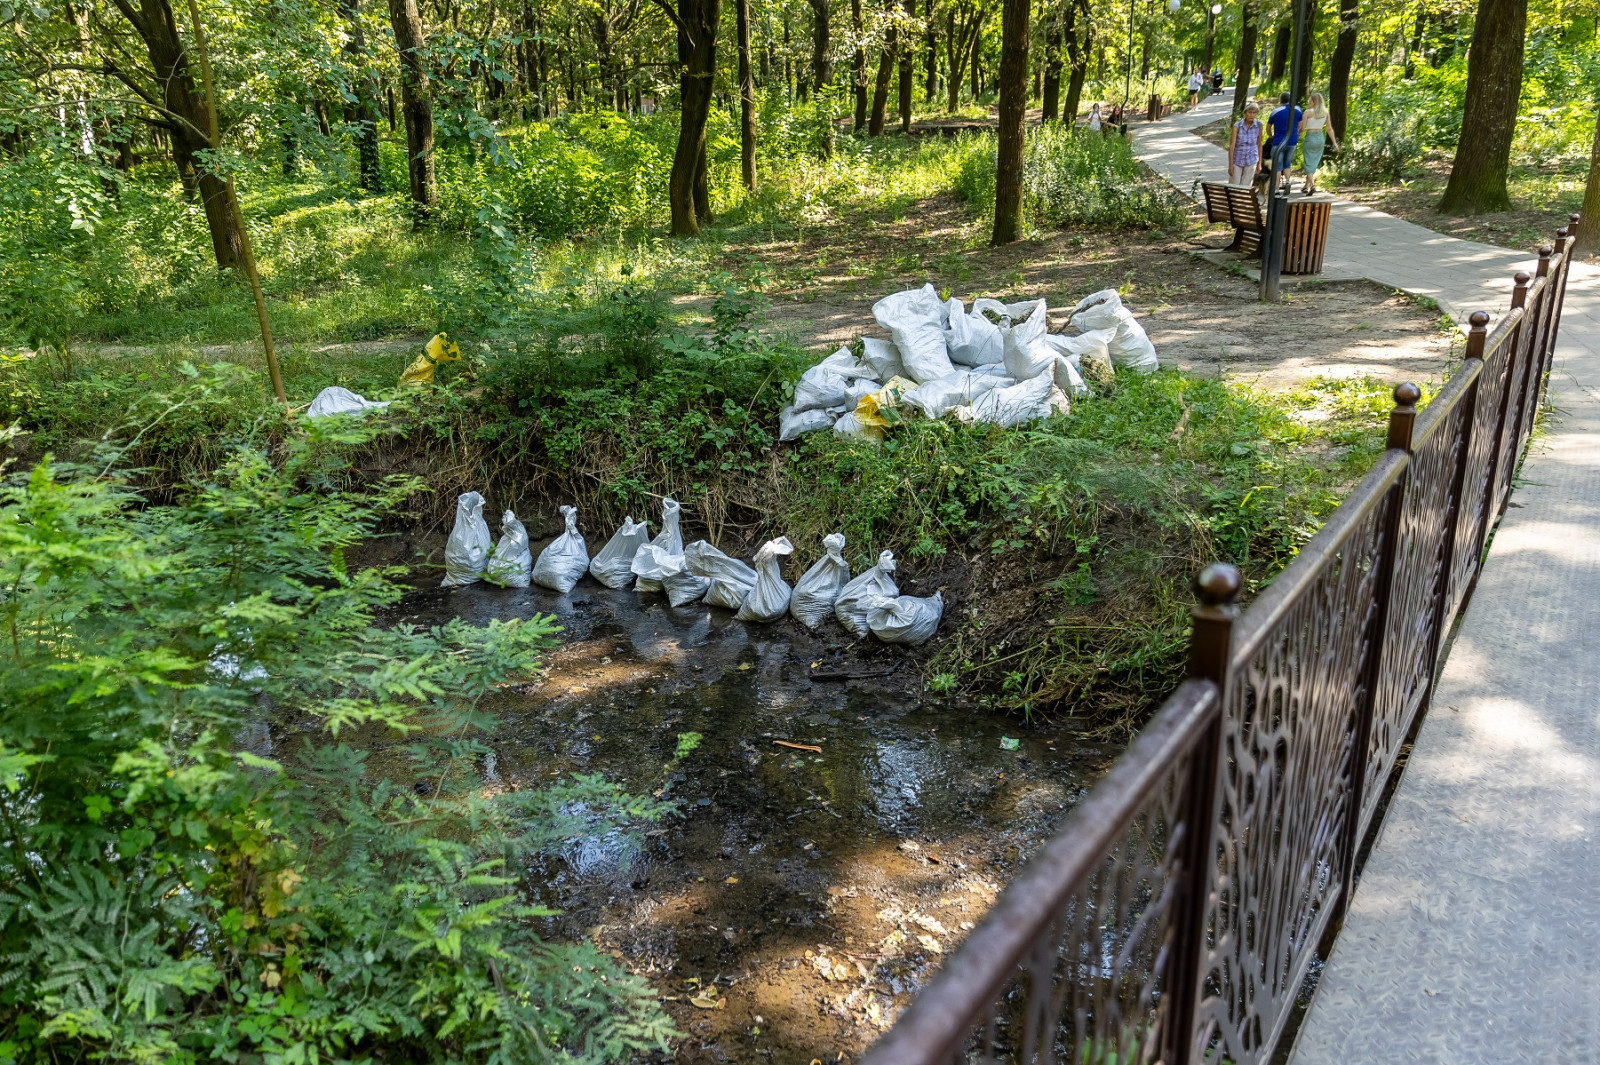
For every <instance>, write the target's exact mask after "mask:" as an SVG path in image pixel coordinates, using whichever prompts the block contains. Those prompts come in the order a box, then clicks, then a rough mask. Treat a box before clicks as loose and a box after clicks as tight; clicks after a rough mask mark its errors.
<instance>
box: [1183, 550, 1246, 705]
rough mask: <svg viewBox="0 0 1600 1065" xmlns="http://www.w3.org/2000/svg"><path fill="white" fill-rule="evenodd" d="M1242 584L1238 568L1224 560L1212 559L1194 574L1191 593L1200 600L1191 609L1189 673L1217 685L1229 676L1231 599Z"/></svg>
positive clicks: (1232, 617)
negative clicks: (1192, 623) (1192, 624)
mask: <svg viewBox="0 0 1600 1065" xmlns="http://www.w3.org/2000/svg"><path fill="white" fill-rule="evenodd" d="M1242 584H1243V581H1242V580H1241V579H1240V577H1239V571H1238V570H1237V569H1236V568H1234V567H1233V566H1230V565H1229V564H1228V563H1226V562H1213V563H1211V565H1209V566H1207V567H1206V568H1205V569H1203V570H1201V571H1200V572H1199V573H1197V574H1196V575H1195V578H1194V593H1195V597H1196V598H1197V599H1199V600H1200V602H1199V603H1198V604H1196V605H1195V607H1194V608H1193V609H1192V610H1191V611H1190V613H1191V615H1192V616H1193V618H1194V631H1193V633H1192V634H1191V635H1190V636H1189V676H1191V677H1199V678H1203V679H1205V680H1209V681H1213V682H1215V684H1216V685H1217V687H1219V688H1221V687H1225V681H1226V679H1227V676H1228V657H1229V652H1230V651H1231V649H1232V645H1233V619H1234V616H1235V615H1236V614H1237V612H1238V609H1237V608H1236V607H1235V606H1234V605H1233V601H1234V600H1235V599H1237V598H1238V596H1239V588H1240V587H1241V585H1242Z"/></svg>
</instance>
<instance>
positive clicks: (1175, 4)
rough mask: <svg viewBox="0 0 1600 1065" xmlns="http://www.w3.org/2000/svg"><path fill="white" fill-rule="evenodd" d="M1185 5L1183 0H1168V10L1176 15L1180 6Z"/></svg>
mask: <svg viewBox="0 0 1600 1065" xmlns="http://www.w3.org/2000/svg"><path fill="white" fill-rule="evenodd" d="M1182 6H1183V0H1167V12H1168V13H1169V14H1173V15H1176V14H1177V13H1178V8H1180V7H1182Z"/></svg>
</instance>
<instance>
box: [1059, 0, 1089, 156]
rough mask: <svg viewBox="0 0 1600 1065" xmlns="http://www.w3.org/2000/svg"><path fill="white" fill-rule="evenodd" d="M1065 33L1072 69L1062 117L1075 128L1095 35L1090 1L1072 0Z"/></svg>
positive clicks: (1068, 60)
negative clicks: (1090, 15)
mask: <svg viewBox="0 0 1600 1065" xmlns="http://www.w3.org/2000/svg"><path fill="white" fill-rule="evenodd" d="M1080 8H1081V9H1082V10H1081V11H1080V10H1079V9H1080ZM1080 14H1081V15H1082V18H1081V20H1080V18H1079V15H1080ZM1080 25H1081V26H1082V30H1081V32H1082V34H1083V43H1081V44H1080V43H1079V42H1078V34H1079V32H1080V30H1079V26H1080ZM1064 32H1065V34H1066V38H1067V63H1068V66H1070V67H1071V74H1069V75H1068V77H1067V102H1066V103H1065V104H1063V105H1062V108H1061V117H1062V118H1063V119H1065V120H1066V122H1067V124H1068V125H1074V126H1075V125H1077V123H1078V107H1079V105H1080V104H1081V103H1082V102H1083V79H1084V77H1085V76H1086V75H1087V74H1088V72H1089V47H1090V43H1091V42H1090V38H1091V37H1092V36H1093V34H1094V23H1093V22H1092V21H1091V20H1090V19H1089V0H1070V3H1069V5H1068V7H1067V24H1066V27H1065V29H1064Z"/></svg>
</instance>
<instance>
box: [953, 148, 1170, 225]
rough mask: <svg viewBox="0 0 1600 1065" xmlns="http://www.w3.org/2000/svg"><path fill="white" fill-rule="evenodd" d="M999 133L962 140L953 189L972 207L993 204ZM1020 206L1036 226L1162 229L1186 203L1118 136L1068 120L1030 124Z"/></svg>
mask: <svg viewBox="0 0 1600 1065" xmlns="http://www.w3.org/2000/svg"><path fill="white" fill-rule="evenodd" d="M994 151H995V149H994V138H993V137H991V136H989V135H987V134H977V135H971V136H969V137H968V138H967V140H966V143H965V144H964V145H963V146H962V152H961V163H960V167H959V169H958V171H957V173H956V177H955V182H954V189H955V192H956V195H957V196H959V197H960V198H961V199H962V200H964V201H966V203H967V204H968V206H970V207H971V208H972V209H973V211H974V213H976V214H978V215H979V216H983V217H986V216H988V215H990V214H992V213H993V211H994V195H995V156H994ZM1022 197H1023V209H1024V211H1025V212H1026V214H1027V217H1028V218H1029V219H1030V220H1031V221H1032V223H1033V224H1035V225H1041V226H1051V227H1055V228H1068V227H1074V226H1078V227H1094V228H1099V229H1160V228H1171V227H1173V226H1177V225H1180V224H1182V222H1183V220H1184V218H1186V217H1187V215H1188V213H1189V209H1190V208H1189V205H1188V203H1187V202H1186V201H1184V200H1183V198H1182V197H1180V196H1179V195H1178V194H1177V193H1175V192H1173V191H1172V190H1171V189H1170V188H1168V187H1167V186H1166V185H1164V184H1161V183H1159V182H1156V181H1154V180H1152V179H1150V178H1148V177H1147V176H1146V175H1145V173H1144V171H1143V169H1142V168H1141V167H1140V165H1139V162H1138V160H1136V159H1135V158H1134V156H1133V149H1132V148H1131V147H1130V146H1129V145H1128V142H1127V141H1125V140H1123V139H1122V138H1121V137H1116V136H1103V135H1101V134H1097V133H1090V132H1089V131H1088V130H1086V129H1076V128H1073V127H1070V126H1067V125H1065V124H1058V123H1048V124H1045V125H1042V126H1040V127H1038V128H1037V129H1030V130H1029V131H1028V140H1027V145H1026V148H1025V149H1024V155H1023V161H1022Z"/></svg>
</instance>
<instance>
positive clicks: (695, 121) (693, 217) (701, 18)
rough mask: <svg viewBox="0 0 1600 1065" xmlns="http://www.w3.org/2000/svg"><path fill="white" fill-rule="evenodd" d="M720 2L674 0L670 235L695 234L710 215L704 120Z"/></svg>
mask: <svg viewBox="0 0 1600 1065" xmlns="http://www.w3.org/2000/svg"><path fill="white" fill-rule="evenodd" d="M721 18H722V0H678V65H679V72H678V96H679V98H680V100H681V101H682V116H681V118H680V120H679V123H678V145H677V149H676V150H675V151H674V152H673V155H672V174H671V176H670V177H669V178H668V180H667V197H668V200H669V202H670V205H671V208H672V235H673V236H675V237H695V236H699V235H700V223H699V219H700V218H703V217H706V216H707V215H709V213H710V196H709V191H710V190H709V188H708V187H707V185H706V176H705V153H706V121H707V119H708V118H709V117H710V115H711V91H712V79H713V78H714V77H715V76H716V73H717V25H718V22H719V21H720V20H721Z"/></svg>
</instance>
